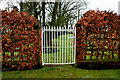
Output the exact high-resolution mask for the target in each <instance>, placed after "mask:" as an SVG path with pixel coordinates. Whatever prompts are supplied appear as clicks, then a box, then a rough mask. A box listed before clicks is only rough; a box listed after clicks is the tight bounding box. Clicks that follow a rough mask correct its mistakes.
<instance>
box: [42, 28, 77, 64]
mask: <svg viewBox="0 0 120 80" xmlns="http://www.w3.org/2000/svg"><path fill="white" fill-rule="evenodd" d="M75 36H76V28H75V29H73V28H71V27H68V28H67V27H50V26H49V27H48V26H44V27H43V28H42V65H44V64H75V43H76V42H75V41H76V39H75Z"/></svg>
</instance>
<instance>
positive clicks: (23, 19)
mask: <svg viewBox="0 0 120 80" xmlns="http://www.w3.org/2000/svg"><path fill="white" fill-rule="evenodd" d="M35 24H39V23H38V21H37V19H36V18H35V17H34V16H30V15H29V14H28V13H27V12H20V11H18V12H16V11H14V10H12V11H11V12H8V11H7V10H2V27H1V31H2V55H3V57H2V65H3V67H5V66H6V67H11V68H17V69H18V70H20V69H24V68H25V67H29V69H31V68H32V67H33V66H35V65H39V64H40V60H41V55H42V54H41V29H39V31H37V30H34V27H33V26H34V25H35ZM5 52H10V53H11V54H10V55H8V54H7V53H5ZM15 52H18V54H15Z"/></svg>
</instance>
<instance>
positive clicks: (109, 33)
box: [76, 10, 120, 63]
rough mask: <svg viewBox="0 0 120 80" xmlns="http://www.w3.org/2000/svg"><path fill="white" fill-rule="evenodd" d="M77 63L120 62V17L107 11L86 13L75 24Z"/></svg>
mask: <svg viewBox="0 0 120 80" xmlns="http://www.w3.org/2000/svg"><path fill="white" fill-rule="evenodd" d="M76 56H77V63H81V62H83V61H89V60H92V61H96V60H100V61H102V60H103V59H105V60H110V59H118V60H120V16H118V15H117V14H116V13H113V12H109V11H108V12H107V11H94V10H90V11H87V12H86V13H85V14H84V15H83V16H82V18H81V19H80V20H79V21H78V22H77V24H76Z"/></svg>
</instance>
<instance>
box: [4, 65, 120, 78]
mask: <svg viewBox="0 0 120 80" xmlns="http://www.w3.org/2000/svg"><path fill="white" fill-rule="evenodd" d="M119 75H120V69H109V70H86V69H80V68H76V67H75V66H71V65H64V66H63V65H61V66H56V67H50V66H49V67H48V66H44V67H43V68H42V69H37V70H26V71H7V72H2V77H3V78H120V76H119Z"/></svg>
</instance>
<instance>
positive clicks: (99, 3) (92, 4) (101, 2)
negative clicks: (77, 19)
mask: <svg viewBox="0 0 120 80" xmlns="http://www.w3.org/2000/svg"><path fill="white" fill-rule="evenodd" d="M87 1H88V9H92V10H96V9H97V8H99V10H107V11H108V10H109V9H110V10H113V11H114V12H116V13H118V2H119V1H120V0H87Z"/></svg>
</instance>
